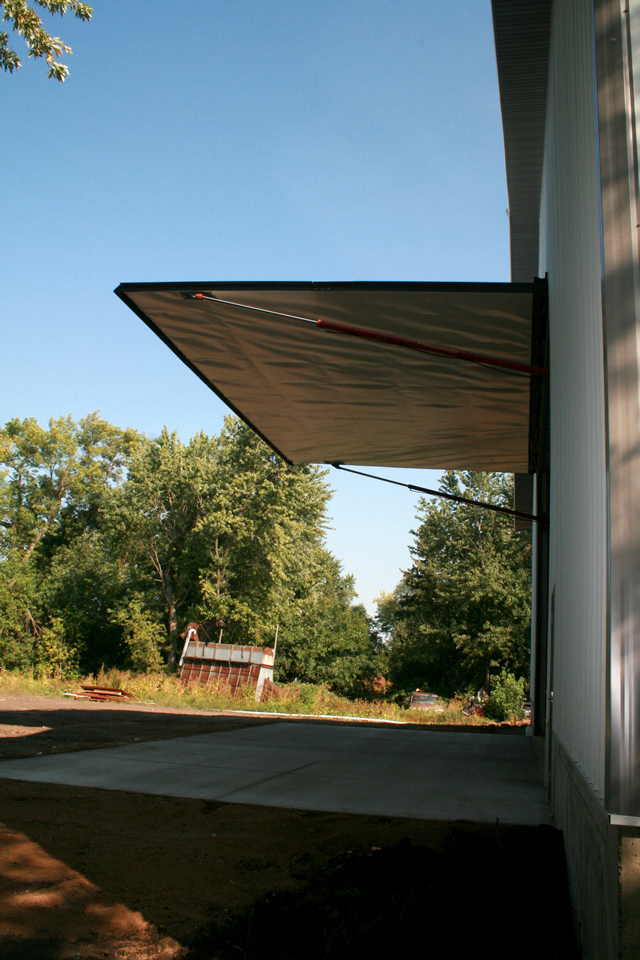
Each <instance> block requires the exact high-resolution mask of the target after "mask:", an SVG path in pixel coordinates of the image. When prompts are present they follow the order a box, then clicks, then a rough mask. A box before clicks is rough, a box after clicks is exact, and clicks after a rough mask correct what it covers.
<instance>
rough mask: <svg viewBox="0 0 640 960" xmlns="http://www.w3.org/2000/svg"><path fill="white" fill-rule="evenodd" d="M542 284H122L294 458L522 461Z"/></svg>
mask: <svg viewBox="0 0 640 960" xmlns="http://www.w3.org/2000/svg"><path fill="white" fill-rule="evenodd" d="M532 291H533V285H532V284H526V283H517V284H516V283H502V284H483V283H441V284H438V283H262V284H260V283H212V282H209V283H197V284H196V283H162V284H153V283H140V284H135V283H126V284H121V285H120V286H119V287H118V288H117V290H116V294H117V295H118V296H119V297H120V298H121V299H122V300H123V301H124V302H125V303H126V304H127V305H128V306H129V307H131V309H132V310H134V312H135V313H136V314H137V315H138V316H139V317H140V318H141V319H142V320H144V322H145V323H146V324H147V325H148V326H149V327H150V328H151V329H152V330H154V332H155V333H156V334H157V335H158V336H159V337H160V338H161V339H162V340H163V341H164V342H165V343H166V344H167V345H168V346H169V347H170V348H171V349H172V350H173V351H174V353H176V354H177V355H178V356H179V357H180V358H181V359H182V360H183V361H184V362H185V363H186V364H187V365H188V366H189V367H190V368H191V369H192V370H193V371H194V372H195V373H196V374H197V376H199V377H200V379H202V380H203V381H204V382H205V383H206V384H207V385H208V386H209V387H210V388H211V389H212V390H213V391H214V392H215V393H216V394H217V395H218V396H219V397H221V399H223V400H224V401H225V402H226V403H227V404H228V405H229V407H230V408H231V409H232V410H233V411H234V412H235V413H237V414H238V416H240V417H241V418H242V419H243V420H245V421H246V422H247V423H248V424H249V425H250V426H252V427H253V428H254V429H255V430H256V431H257V432H258V433H259V434H260V435H261V436H262V437H263V438H264V439H265V440H266V441H267V442H268V443H269V444H270V445H271V446H272V447H273V448H274V449H275V450H276V451H277V452H278V453H280V454H281V455H282V456H283V457H284V458H285V459H287V460H289V461H290V462H312V463H334V462H338V463H351V464H362V465H365V464H366V465H370V466H392V467H420V468H439V469H470V470H500V471H505V472H513V473H522V472H526V471H527V470H528V468H529V456H528V446H529V399H530V380H531V377H530V368H529V367H528V365H529V364H530V363H531V329H532V299H533V297H532ZM319 319H320V320H321V321H322V323H318V322H317V321H318V320H319ZM401 341H403V342H401ZM412 344H413V346H412ZM416 344H418V345H422V346H423V347H425V348H427V349H422V348H421V347H420V346H418V347H416V346H415V345H416Z"/></svg>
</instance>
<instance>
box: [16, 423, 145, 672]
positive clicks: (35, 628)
mask: <svg viewBox="0 0 640 960" xmlns="http://www.w3.org/2000/svg"><path fill="white" fill-rule="evenodd" d="M138 440H139V436H138V435H137V434H136V433H135V432H134V431H131V430H125V431H123V430H119V429H118V428H116V427H113V426H112V425H111V424H109V423H107V422H106V421H104V420H101V419H100V417H99V416H98V414H97V413H93V414H90V415H89V416H88V417H86V418H85V419H83V420H81V421H80V423H74V422H73V420H72V419H71V417H62V418H59V419H52V420H50V422H49V426H48V429H44V428H42V427H40V426H39V425H38V423H37V422H36V421H35V420H33V419H26V420H19V419H14V420H10V421H9V422H8V423H7V424H6V425H5V427H4V428H3V429H1V430H0V638H1V641H2V647H1V651H0V653H1V656H2V660H3V662H4V665H5V666H12V665H20V664H24V663H25V662H34V657H35V656H36V653H35V646H34V644H36V641H37V640H39V639H40V638H41V636H42V631H43V630H46V629H51V623H50V622H49V620H50V617H61V618H62V619H63V620H64V622H65V624H66V625H67V627H69V625H70V624H71V625H72V626H73V635H74V638H75V639H74V640H73V646H74V649H78V650H81V649H82V642H80V640H79V637H80V636H81V635H84V636H86V630H85V631H84V633H83V632H82V631H81V632H80V633H78V621H79V619H80V617H81V615H82V612H83V609H82V607H79V606H77V605H76V604H75V603H73V602H71V599H72V598H73V599H74V600H77V599H78V597H79V595H80V594H82V593H84V594H88V595H89V597H91V596H92V594H94V593H95V591H96V590H98V592H100V591H101V590H104V584H105V583H106V580H104V579H103V580H101V576H102V574H103V572H104V571H103V569H96V570H95V576H92V575H91V574H90V572H89V568H90V567H91V564H88V562H87V553H89V554H91V555H92V557H93V558H95V557H97V556H98V555H99V554H100V551H99V550H97V547H96V546H95V543H96V541H95V537H96V535H97V524H98V518H99V513H100V505H101V503H102V501H103V499H104V497H105V496H106V495H107V494H108V492H109V490H110V489H112V488H113V487H114V486H117V485H118V484H119V483H121V482H122V479H123V477H124V472H125V467H126V461H127V458H128V456H129V454H130V451H131V449H132V448H133V447H134V446H135V445H136V443H137V442H138ZM91 537H93V540H90V545H91V547H92V549H84V552H83V549H81V545H84V546H85V547H87V543H89V541H87V542H86V543H85V539H86V538H91ZM100 556H101V559H102V561H104V552H103V553H102V554H100ZM102 566H103V567H104V562H103V564H102ZM91 568H92V567H91ZM92 569H93V568H92ZM81 570H84V572H85V579H84V580H82V578H81ZM72 583H73V584H75V587H74V588H73V589H72V588H71V586H70V585H71V584H72ZM92 584H93V586H92ZM48 604H49V606H48ZM84 609H85V610H86V607H85V608H84ZM72 621H73V623H72ZM68 640H69V643H68V645H67V649H71V636H69V638H68ZM76 640H77V641H78V643H79V646H77V645H76ZM36 646H37V644H36ZM36 659H37V658H36Z"/></svg>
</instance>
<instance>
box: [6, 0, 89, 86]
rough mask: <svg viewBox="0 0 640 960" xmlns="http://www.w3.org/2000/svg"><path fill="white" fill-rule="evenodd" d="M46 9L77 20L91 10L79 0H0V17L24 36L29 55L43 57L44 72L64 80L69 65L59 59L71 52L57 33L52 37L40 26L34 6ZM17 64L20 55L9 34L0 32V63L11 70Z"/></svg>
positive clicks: (87, 14)
mask: <svg viewBox="0 0 640 960" xmlns="http://www.w3.org/2000/svg"><path fill="white" fill-rule="evenodd" d="M34 4H35V5H36V6H38V7H40V8H41V9H43V10H46V11H47V12H48V13H50V14H52V15H55V14H56V13H58V14H60V16H61V17H62V16H64V14H65V13H67V12H68V11H72V12H73V14H74V15H75V16H76V17H77V18H78V19H79V20H91V17H92V14H93V10H92V9H91V7H90V6H89V5H88V4H86V3H81V2H80V0H32V3H28V2H27V0H0V8H1V9H2V19H3V20H4V21H5V22H8V23H10V24H11V28H12V30H14V31H15V32H16V33H19V34H21V35H22V36H23V37H24V39H25V40H26V43H27V47H28V49H29V56H30V57H34V58H35V59H38V58H39V57H44V58H45V59H46V61H47V65H48V67H49V70H48V72H47V76H48V77H49V78H55V79H56V80H59V81H60V83H64V81H65V80H66V78H67V77H68V75H69V68H68V67H66V66H65V65H64V63H60V62H59V58H60V56H61V55H62V54H63V53H73V51H72V49H71V47H68V46H67V45H66V44H64V43H63V42H62V40H61V39H60V37H52V36H51V35H50V34H49V33H48V32H47V31H46V30H45V28H44V27H43V25H42V20H41V19H40V17H39V16H38V12H37V10H36V6H34ZM19 66H20V57H19V56H18V54H17V53H16V51H15V50H12V49H11V47H10V46H9V34H8V33H7V32H6V31H2V32H0V67H2V69H3V70H4V71H5V72H9V73H13V71H14V70H17V69H18V67H19Z"/></svg>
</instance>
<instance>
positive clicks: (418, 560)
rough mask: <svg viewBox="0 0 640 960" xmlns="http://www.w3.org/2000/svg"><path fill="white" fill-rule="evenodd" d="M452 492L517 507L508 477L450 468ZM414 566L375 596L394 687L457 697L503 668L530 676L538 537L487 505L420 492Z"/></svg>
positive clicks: (446, 486)
mask: <svg viewBox="0 0 640 960" xmlns="http://www.w3.org/2000/svg"><path fill="white" fill-rule="evenodd" d="M440 489H441V490H442V491H443V492H445V493H450V494H453V495H456V496H463V497H467V498H469V499H472V500H477V501H482V502H486V503H494V504H496V505H499V506H506V507H510V506H511V505H512V503H513V478H512V476H511V475H510V474H500V473H481V472H455V471H447V472H446V473H445V474H444V476H443V478H442V480H441V484H440ZM418 518H419V519H420V520H421V523H420V525H419V527H418V529H417V530H416V531H412V532H413V536H414V538H415V539H414V543H413V546H412V548H411V555H412V559H413V563H412V566H411V567H410V569H409V570H407V571H406V572H405V573H404V575H403V577H402V580H401V581H400V583H399V585H398V586H397V588H396V590H395V591H394V592H393V593H392V594H386V595H384V596H382V597H381V598H380V599H379V601H378V614H377V629H378V633H379V634H380V635H381V636H382V637H383V638H385V639H386V641H387V644H388V649H389V674H390V677H391V679H392V680H393V682H394V683H395V685H396V689H398V690H403V691H407V692H408V691H410V690H413V689H416V687H420V688H424V689H430V690H433V691H434V692H435V693H440V694H442V695H445V696H452V695H453V694H454V693H456V692H467V691H468V690H470V689H472V688H475V689H478V688H479V687H481V686H485V687H486V686H488V685H489V684H490V676H491V674H492V673H495V672H497V671H499V670H500V669H502V668H506V669H507V670H508V671H510V672H511V673H513V674H515V675H516V676H517V677H528V670H529V628H530V610H531V535H530V533H528V532H516V531H515V530H514V525H513V520H512V519H511V518H510V517H508V516H505V515H501V514H498V513H495V512H493V511H489V510H483V509H481V508H478V507H474V506H470V505H468V504H461V503H454V502H451V501H447V500H441V501H431V500H426V499H424V498H421V499H420V501H419V505H418Z"/></svg>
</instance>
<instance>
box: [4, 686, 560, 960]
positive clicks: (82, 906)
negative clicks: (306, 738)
mask: <svg viewBox="0 0 640 960" xmlns="http://www.w3.org/2000/svg"><path fill="white" fill-rule="evenodd" d="M270 722H273V721H271V720H260V719H258V720H248V719H245V718H232V717H225V716H220V715H208V714H206V713H205V712H203V711H196V710H187V711H178V710H171V709H169V708H161V707H144V706H132V705H127V706H126V707H124V708H123V706H122V705H112V704H87V703H83V702H74V701H62V700H45V699H44V698H42V699H41V698H22V697H20V698H18V697H14V698H6V699H5V700H4V701H2V700H0V758H9V757H18V756H33V755H34V754H38V753H45V752H47V753H49V752H56V751H62V750H69V749H73V750H75V749H82V748H86V747H96V746H101V747H104V746H107V745H116V744H121V743H128V742H132V741H136V740H149V739H160V738H165V737H176V736H186V735H189V734H195V733H201V732H205V731H207V732H211V731H214V730H220V731H222V730H228V729H231V728H233V727H237V726H239V725H242V726H245V725H247V724H248V723H270ZM0 820H1V821H2V823H1V825H0V834H1V837H0V841H1V842H0V956H1V957H2V958H3V960H26V958H29V960H76V958H77V960H80V958H81V960H94V958H95V960H97V958H107V960H115V958H121V957H128V958H136V960H137V958H140V960H178V958H180V960H214V958H217V960H227V957H229V958H230V957H236V958H237V957H245V958H252V960H253V958H256V960H258V958H260V960H269V958H274V960H275V958H282V960H285V958H296V960H315V958H316V957H317V958H318V960H320V958H342V957H345V958H346V957H354V956H355V957H357V956H358V954H359V953H360V952H364V953H368V954H369V955H370V956H371V957H378V956H380V957H383V956H384V957H385V958H388V956H389V955H391V956H394V955H395V954H396V953H398V954H399V955H402V954H405V953H407V954H408V953H414V948H415V940H416V938H418V940H420V941H422V942H423V944H424V945H425V952H426V946H427V945H429V946H431V947H433V948H435V949H437V950H438V952H441V951H443V950H446V951H447V952H451V951H452V950H453V951H454V952H455V953H458V952H462V953H463V954H465V953H467V952H470V955H472V956H474V957H482V956H485V955H486V956H491V957H492V958H498V960H499V958H501V957H505V958H507V957H509V958H511V957H513V956H517V957H519V958H522V960H526V958H527V957H529V956H531V957H533V956H545V957H558V958H562V960H565V958H567V960H569V958H571V957H574V956H575V953H574V949H575V948H574V946H573V942H572V935H571V930H570V913H569V905H568V898H567V892H566V880H565V873H564V869H565V868H564V858H563V852H562V842H561V838H560V834H558V833H557V831H555V830H553V829H551V828H548V827H538V828H532V827H506V826H502V825H498V824H496V825H487V824H484V825H478V824H469V823H464V822H456V823H453V822H430V821H421V820H405V819H400V818H389V817H368V816H351V815H341V814H330V813H314V812H311V811H298V810H283V809H279V808H272V807H256V806H244V805H235V804H221V803H212V802H206V801H200V800H183V799H175V798H164V797H152V796H145V795H138V794H127V793H121V792H117V791H106V790H95V789H89V788H78V787H64V786H59V785H50V784H34V783H22V782H19V781H10V780H0ZM365 948H366V949H365ZM485 948H486V953H485ZM421 952H422V951H421Z"/></svg>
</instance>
